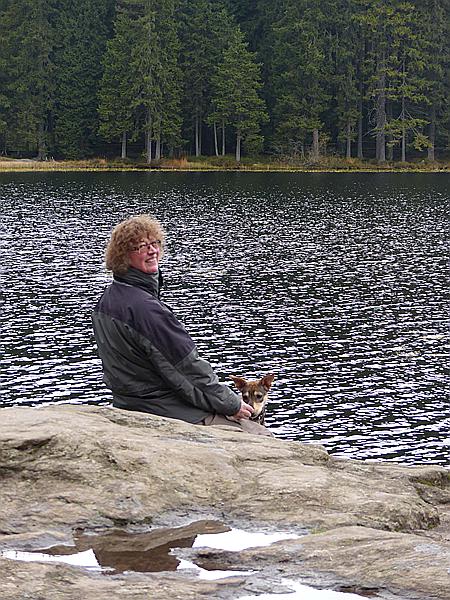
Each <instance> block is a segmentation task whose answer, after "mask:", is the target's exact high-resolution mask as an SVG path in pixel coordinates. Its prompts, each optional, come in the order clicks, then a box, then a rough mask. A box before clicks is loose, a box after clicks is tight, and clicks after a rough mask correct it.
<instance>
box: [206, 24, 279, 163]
mask: <svg viewBox="0 0 450 600" xmlns="http://www.w3.org/2000/svg"><path fill="white" fill-rule="evenodd" d="M247 46H248V44H247V43H246V42H245V40H244V35H243V33H242V32H241V30H240V29H239V28H238V27H236V28H235V30H234V31H233V33H232V34H231V36H230V40H229V45H228V47H227V48H226V49H225V50H224V52H223V60H222V63H221V64H220V65H219V67H218V68H217V71H216V73H215V75H214V76H213V79H212V83H213V106H214V113H213V118H216V119H219V120H221V121H223V122H224V123H227V124H228V125H231V126H232V127H233V130H234V133H235V136H236V146H235V147H236V151H235V156H236V160H237V161H240V160H241V148H242V143H243V142H244V144H245V146H246V148H247V149H249V150H253V151H258V150H260V149H261V147H262V143H263V139H262V136H261V134H260V127H261V123H263V122H264V121H265V120H266V119H267V118H268V115H267V113H266V110H265V105H264V102H263V100H262V99H261V98H260V96H259V90H260V88H261V82H260V66H259V64H257V63H256V61H255V54H254V53H253V52H250V51H249V50H248V48H247Z"/></svg>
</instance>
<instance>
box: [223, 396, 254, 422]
mask: <svg viewBox="0 0 450 600" xmlns="http://www.w3.org/2000/svg"><path fill="white" fill-rule="evenodd" d="M253 412H254V410H253V407H252V406H250V404H246V403H245V402H244V401H243V400H241V408H240V409H239V410H238V411H237V413H235V414H234V415H233V416H232V417H228V418H229V419H232V420H233V421H239V419H249V418H250V417H251V416H252V414H253Z"/></svg>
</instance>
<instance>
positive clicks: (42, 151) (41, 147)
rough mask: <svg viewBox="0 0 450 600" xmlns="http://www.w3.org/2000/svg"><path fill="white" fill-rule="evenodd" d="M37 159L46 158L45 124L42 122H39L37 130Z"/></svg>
mask: <svg viewBox="0 0 450 600" xmlns="http://www.w3.org/2000/svg"><path fill="white" fill-rule="evenodd" d="M37 159H38V160H47V144H46V142H45V126H44V123H42V122H41V123H39V131H38V155H37Z"/></svg>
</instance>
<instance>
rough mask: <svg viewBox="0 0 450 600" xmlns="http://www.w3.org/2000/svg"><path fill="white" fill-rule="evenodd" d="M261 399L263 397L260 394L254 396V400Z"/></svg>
mask: <svg viewBox="0 0 450 600" xmlns="http://www.w3.org/2000/svg"><path fill="white" fill-rule="evenodd" d="M262 397H263V395H262V394H255V398H256V399H257V400H261V399H262Z"/></svg>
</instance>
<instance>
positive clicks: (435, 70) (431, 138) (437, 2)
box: [415, 0, 450, 161]
mask: <svg viewBox="0 0 450 600" xmlns="http://www.w3.org/2000/svg"><path fill="white" fill-rule="evenodd" d="M415 4H416V11H417V21H418V23H420V24H421V26H422V28H423V37H424V49H423V61H424V79H425V90H424V91H425V94H426V97H427V103H426V107H425V110H426V113H427V117H428V119H427V120H428V132H427V133H428V159H429V160H431V161H434V160H435V146H436V139H437V138H438V137H439V133H440V132H443V133H444V132H447V135H448V131H449V125H450V122H449V121H450V119H449V116H450V115H449V110H450V102H449V91H450V90H449V69H448V57H449V39H450V20H449V18H448V15H449V14H450V1H449V0H432V2H427V3H423V2H420V1H418V0H416V2H415ZM447 144H448V139H447Z"/></svg>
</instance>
